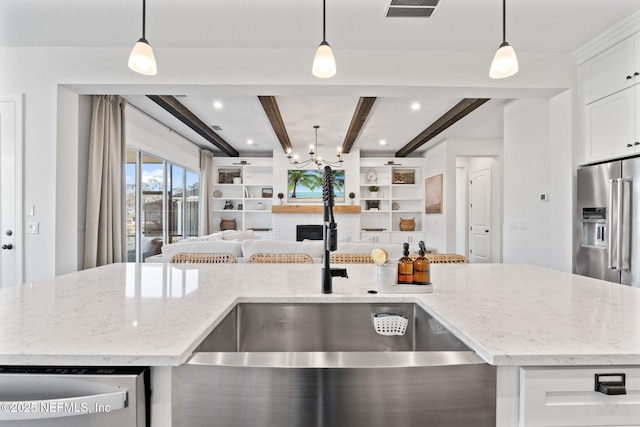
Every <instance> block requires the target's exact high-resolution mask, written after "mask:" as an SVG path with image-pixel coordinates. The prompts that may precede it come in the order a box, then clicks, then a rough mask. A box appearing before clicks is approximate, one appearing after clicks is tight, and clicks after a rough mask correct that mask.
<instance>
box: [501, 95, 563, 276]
mask: <svg viewBox="0 0 640 427" xmlns="http://www.w3.org/2000/svg"><path fill="white" fill-rule="evenodd" d="M571 117H572V115H571V93H570V92H569V91H567V93H563V94H560V95H558V96H556V97H554V98H553V99H551V100H540V99H522V100H517V101H513V102H510V103H508V104H507V105H506V106H505V126H504V262H510V263H529V264H535V265H540V266H543V267H550V268H556V269H560V270H563V271H571V242H572V240H571V231H572V230H571V218H572V216H571V206H572V197H571V194H572V160H571V150H572V146H571V140H572V120H571ZM543 193H548V194H549V201H548V202H542V201H540V195H541V194H543Z"/></svg>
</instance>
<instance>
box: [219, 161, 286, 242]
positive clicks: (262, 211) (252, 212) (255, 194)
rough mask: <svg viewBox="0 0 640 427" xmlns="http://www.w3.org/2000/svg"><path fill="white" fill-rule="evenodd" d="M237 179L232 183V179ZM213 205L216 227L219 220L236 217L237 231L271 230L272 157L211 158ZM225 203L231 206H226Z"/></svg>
mask: <svg viewBox="0 0 640 427" xmlns="http://www.w3.org/2000/svg"><path fill="white" fill-rule="evenodd" d="M234 177H235V178H239V179H236V180H235V181H236V182H235V183H234V180H233V178H234ZM213 179H214V182H215V183H214V185H213V188H212V198H213V202H212V206H213V217H214V227H215V230H216V231H218V230H220V221H221V220H223V219H235V220H236V229H237V230H251V229H258V230H270V229H271V227H272V220H271V206H273V202H274V196H275V195H274V194H273V159H271V158H248V159H246V160H240V159H237V158H220V159H216V158H214V167H213ZM225 205H230V206H232V207H231V208H227V209H225Z"/></svg>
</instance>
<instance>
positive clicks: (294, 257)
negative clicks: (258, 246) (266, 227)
mask: <svg viewBox="0 0 640 427" xmlns="http://www.w3.org/2000/svg"><path fill="white" fill-rule="evenodd" d="M247 262H248V263H249V264H312V263H313V258H311V256H310V255H307V254H276V253H257V254H253V255H251V256H250V257H249V260H248V261H247Z"/></svg>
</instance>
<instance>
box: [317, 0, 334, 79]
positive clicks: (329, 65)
mask: <svg viewBox="0 0 640 427" xmlns="http://www.w3.org/2000/svg"><path fill="white" fill-rule="evenodd" d="M326 15H327V13H326V5H325V0H322V43H320V46H318V49H317V50H316V56H315V57H314V58H313V68H312V73H313V75H314V76H316V77H319V78H321V79H327V78H329V77H333V76H335V75H336V60H335V58H334V57H333V51H332V50H331V46H329V43H327V37H326V29H327V23H326V19H327V17H326Z"/></svg>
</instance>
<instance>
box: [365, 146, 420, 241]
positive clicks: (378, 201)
mask: <svg viewBox="0 0 640 427" xmlns="http://www.w3.org/2000/svg"><path fill="white" fill-rule="evenodd" d="M423 162H424V159H402V162H401V163H402V164H399V163H400V162H398V161H397V159H396V160H395V161H394V160H387V159H381V158H363V159H361V160H360V206H361V208H362V216H361V219H360V224H361V227H362V228H363V229H383V230H384V231H388V232H400V231H401V230H400V219H401V218H403V219H409V218H413V219H414V220H415V222H416V227H415V231H420V230H421V229H422V212H423V210H424V187H423V185H422V164H423ZM372 186H376V187H378V191H377V192H375V193H372V191H371V187H372ZM376 206H377V209H376Z"/></svg>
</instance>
